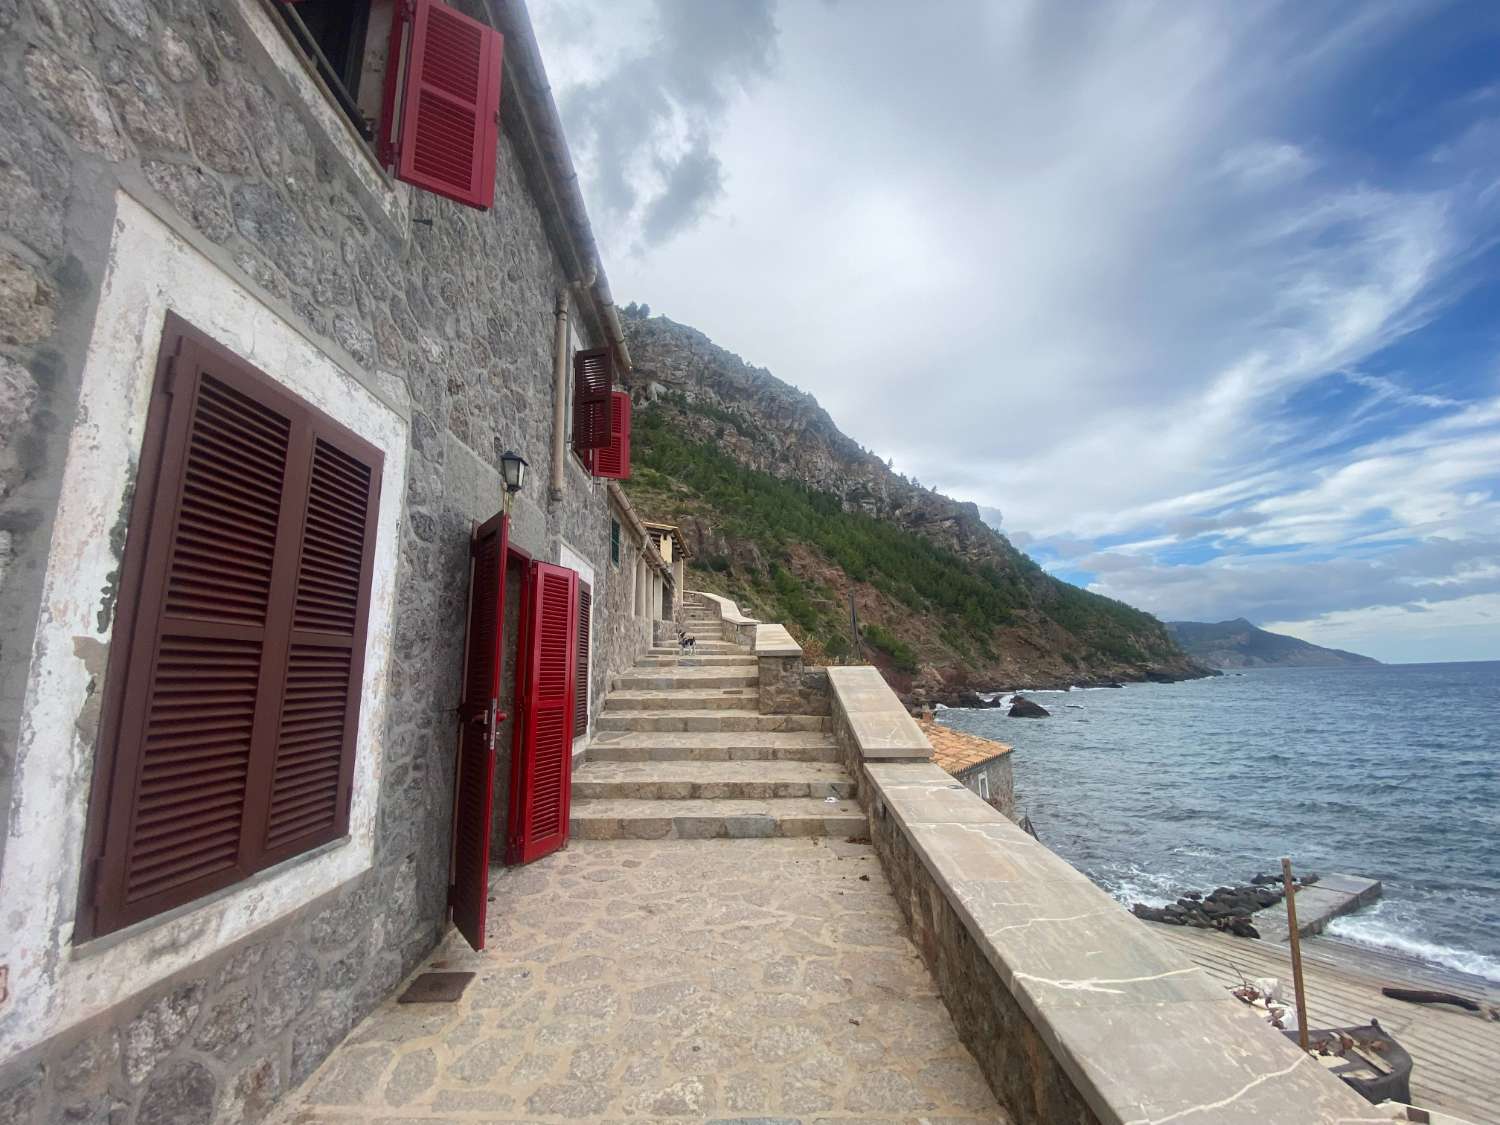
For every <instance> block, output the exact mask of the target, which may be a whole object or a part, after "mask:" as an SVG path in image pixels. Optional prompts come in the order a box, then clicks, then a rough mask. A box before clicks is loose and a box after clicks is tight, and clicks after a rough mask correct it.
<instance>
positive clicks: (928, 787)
mask: <svg viewBox="0 0 1500 1125" xmlns="http://www.w3.org/2000/svg"><path fill="white" fill-rule="evenodd" d="M831 671H833V672H841V673H848V672H858V671H863V670H862V669H835V670H831ZM870 671H872V672H873V669H871V670H870ZM882 686H883V685H882ZM866 688H867V689H869V688H871V685H868V684H866ZM834 695H835V698H836V699H841V693H840V690H839V686H838V684H837V682H835V688H834ZM893 698H894V697H893ZM860 794H861V800H862V802H863V803H864V804H865V805H866V808H867V810H868V811H869V813H870V820H871V824H872V832H871V835H872V838H873V839H874V841H875V844H876V847H877V850H878V851H880V853H881V859H882V861H883V862H884V863H886V864H887V866H888V867H895V868H901V869H903V870H899V871H893V872H892V882H893V883H894V884H896V885H898V886H905V887H907V888H910V889H911V891H912V895H911V898H909V899H908V900H907V901H905V902H903V907H906V908H909V915H908V916H909V918H910V920H911V923H912V926H913V928H914V930H916V931H918V932H916V933H915V934H914V940H916V941H917V944H918V946H919V947H920V948H921V949H922V951H923V954H924V956H925V957H926V958H927V959H928V961H929V965H930V967H931V969H932V971H933V975H934V976H935V977H936V978H937V979H938V980H939V983H940V986H942V987H943V989H944V994H945V997H946V998H947V999H948V1001H949V1005H950V1008H952V1009H953V1012H954V1018H955V1022H956V1023H957V1024H958V1025H959V1030H960V1033H961V1034H962V1035H963V1036H964V1037H965V1039H966V1040H970V1046H971V1048H972V1049H974V1051H975V1054H976V1056H979V1057H980V1059H981V1066H982V1067H984V1068H985V1069H986V1076H987V1078H988V1079H989V1081H990V1083H991V1085H992V1086H993V1087H994V1088H995V1090H996V1091H997V1093H998V1094H999V1095H1000V1096H1001V1097H1002V1099H1003V1100H1005V1101H1006V1102H1007V1103H1009V1104H1008V1105H1007V1108H1008V1110H1009V1111H1010V1113H1011V1115H1012V1117H1013V1119H1014V1120H1016V1121H1018V1122H1019V1121H1044V1120H1049V1119H1050V1117H1049V1115H1050V1114H1055V1113H1056V1112H1057V1111H1058V1108H1059V1107H1058V1105H1057V1104H1055V1103H1054V1104H1052V1105H1051V1106H1050V1107H1047V1106H1043V1105H1039V1104H1029V1105H1028V1104H1023V1103H1025V1102H1027V1101H1029V1100H1030V1096H1029V1095H1027V1094H1025V1093H1024V1091H1026V1090H1027V1089H1030V1088H1034V1086H1033V1082H1034V1080H1035V1079H1037V1078H1041V1079H1042V1081H1043V1082H1044V1083H1050V1082H1052V1081H1053V1079H1049V1078H1048V1077H1047V1076H1046V1075H1034V1074H1032V1075H1027V1074H1017V1073H1015V1071H1016V1070H1017V1069H1018V1068H1021V1067H1031V1066H1037V1065H1041V1064H1039V1063H1038V1062H1037V1060H1036V1056H1035V1054H1034V1052H1033V1050H1032V1048H1033V1047H1035V1046H1043V1047H1045V1050H1046V1052H1047V1054H1048V1055H1049V1056H1050V1059H1051V1066H1052V1067H1054V1068H1055V1069H1056V1070H1057V1071H1060V1074H1056V1075H1055V1078H1056V1079H1061V1080H1062V1081H1064V1082H1066V1084H1067V1085H1068V1086H1071V1088H1072V1093H1071V1094H1065V1095H1064V1100H1070V1099H1071V1098H1072V1097H1076V1098H1077V1099H1078V1100H1079V1101H1080V1102H1081V1103H1082V1106H1086V1107H1087V1109H1088V1111H1089V1112H1091V1113H1092V1115H1093V1118H1094V1119H1095V1120H1097V1121H1100V1122H1106V1123H1116V1122H1127V1121H1129V1122H1146V1121H1160V1120H1177V1119H1179V1118H1186V1119H1189V1120H1205V1121H1208V1120H1212V1121H1214V1122H1247V1123H1248V1122H1252V1121H1253V1122H1257V1123H1268V1122H1286V1123H1287V1125H1291V1123H1293V1122H1296V1123H1299V1125H1301V1123H1316V1122H1325V1123H1333V1122H1344V1121H1374V1120H1381V1118H1380V1117H1378V1116H1377V1115H1376V1111H1374V1110H1373V1109H1372V1107H1370V1106H1368V1105H1367V1104H1366V1103H1365V1102H1364V1101H1363V1100H1362V1099H1360V1098H1359V1097H1358V1096H1357V1095H1356V1094H1354V1093H1353V1092H1352V1091H1350V1090H1348V1089H1347V1088H1346V1087H1344V1086H1343V1085H1342V1084H1341V1083H1340V1082H1339V1081H1338V1080H1337V1079H1335V1078H1332V1077H1331V1076H1329V1075H1327V1074H1326V1073H1324V1072H1323V1071H1322V1069H1321V1068H1319V1067H1318V1066H1317V1064H1316V1063H1315V1062H1314V1061H1313V1060H1311V1059H1309V1058H1307V1057H1305V1056H1303V1055H1302V1054H1301V1053H1300V1052H1299V1051H1298V1050H1297V1048H1296V1047H1295V1046H1294V1045H1293V1044H1291V1043H1289V1042H1288V1041H1287V1040H1285V1039H1284V1038H1283V1037H1282V1036H1281V1035H1280V1034H1279V1033H1278V1032H1276V1031H1274V1030H1273V1029H1271V1028H1270V1027H1268V1026H1267V1025H1266V1024H1264V1023H1263V1022H1261V1021H1260V1020H1259V1019H1257V1018H1256V1017H1255V1016H1254V1015H1253V1014H1252V1013H1250V1012H1248V1011H1247V1010H1245V1009H1243V1008H1242V1007H1241V1006H1240V1005H1239V1003H1238V1002H1237V1001H1235V1000H1234V999H1233V998H1231V997H1230V996H1229V995H1228V994H1227V993H1226V992H1225V991H1224V990H1223V989H1222V988H1220V987H1218V986H1217V985H1216V984H1215V983H1214V982H1213V981H1211V980H1210V979H1209V977H1208V976H1207V975H1206V974H1204V973H1203V972H1202V971H1201V970H1200V969H1198V968H1196V967H1195V966H1193V965H1191V964H1190V963H1188V962H1187V961H1186V960H1185V959H1183V958H1181V957H1180V956H1179V955H1178V954H1177V953H1176V951H1175V950H1173V949H1172V948H1171V947H1170V946H1168V945H1167V944H1166V943H1164V942H1162V941H1161V940H1160V939H1158V938H1156V937H1155V936H1154V935H1152V934H1151V933H1150V932H1149V931H1148V930H1147V929H1146V928H1145V927H1143V926H1141V925H1140V923H1139V922H1137V921H1136V920H1135V919H1133V918H1131V917H1130V916H1129V915H1128V914H1127V913H1126V912H1125V911H1124V910H1123V909H1122V908H1121V907H1120V905H1119V904H1118V903H1116V902H1115V901H1114V900H1113V899H1111V898H1110V897H1109V896H1108V895H1106V894H1105V893H1104V892H1103V891H1101V890H1099V889H1098V888H1097V887H1095V886H1094V885H1093V884H1092V883H1091V882H1090V881H1089V880H1088V879H1087V878H1086V877H1085V876H1084V875H1082V874H1081V873H1080V872H1079V871H1077V870H1076V869H1075V868H1073V867H1072V866H1070V865H1069V864H1068V863H1066V862H1064V861H1063V860H1062V859H1061V858H1059V857H1058V856H1057V855H1055V854H1054V853H1052V852H1051V851H1049V850H1048V849H1047V848H1045V847H1043V846H1042V845H1041V844H1039V843H1037V842H1036V841H1035V840H1033V839H1032V838H1031V837H1030V836H1028V835H1027V834H1026V833H1025V832H1023V831H1022V830H1021V829H1019V828H1017V827H1016V826H1015V825H1014V824H1012V823H1010V821H1008V820H1006V819H1005V817H1003V816H1002V815H1001V814H1000V813H998V812H996V811H995V810H994V809H993V808H991V807H990V806H989V805H988V804H986V803H985V802H984V801H982V800H980V799H979V798H978V797H977V796H975V795H974V794H973V793H971V792H970V791H969V790H968V789H965V788H964V787H963V786H961V785H958V784H956V783H955V782H954V781H953V779H952V778H951V777H950V776H949V775H948V774H947V773H946V772H945V771H943V770H942V769H940V768H939V767H938V766H936V765H933V764H929V763H909V764H908V763H891V762H887V763H878V762H875V763H868V764H867V765H866V766H865V767H864V770H863V777H862V778H861V786H860ZM934 893H935V898H934V897H933V896H934ZM923 901H925V902H927V903H929V904H930V905H929V906H928V909H927V910H925V911H924V910H920V909H910V908H911V907H912V906H913V904H914V902H923ZM938 903H941V907H940V908H939V909H940V913H941V914H942V915H943V917H946V918H948V919H949V921H948V923H947V924H946V925H945V924H944V923H943V922H942V920H941V919H939V922H938V923H937V924H935V925H934V924H932V923H931V922H930V921H929V920H928V919H929V918H930V915H931V909H932V908H933V907H934V906H936V905H937V904H938ZM975 972H978V973H979V974H980V975H981V976H987V977H988V978H989V979H988V980H986V981H983V982H976V981H974V980H973V979H972V975H973V974H974V973H975ZM975 988H978V989H979V991H980V992H982V993H984V994H987V995H988V996H989V997H990V1002H989V1005H990V1007H994V1006H995V1005H999V1006H1001V1007H1003V1008H1004V1009H1006V1011H1004V1012H1000V1013H998V1014H996V1013H993V1012H991V1013H985V1012H983V1011H976V1010H975V1003H974V1001H973V998H972V996H971V997H970V998H969V999H968V1000H961V999H959V997H958V994H959V993H960V992H962V991H964V990H969V991H972V990H974V989H975ZM1007 1016H1009V1017H1010V1018H1007ZM1016 1016H1019V1017H1020V1019H1016V1018H1014V1017H1016ZM996 1023H998V1024H1000V1025H1002V1026H1005V1027H1008V1028H1009V1032H1008V1034H1009V1035H1010V1036H1011V1037H1012V1038H1013V1041H1012V1042H1010V1043H1007V1044H1005V1046H1006V1047H1007V1048H1008V1050H1005V1051H998V1052H997V1051H995V1050H994V1049H993V1047H990V1048H988V1049H982V1048H981V1044H980V1043H979V1042H976V1041H974V1040H973V1039H971V1037H981V1036H984V1035H985V1034H986V1031H985V1027H986V1026H989V1027H990V1028H991V1029H993V1027H994V1026H995V1025H996ZM989 1034H990V1036H991V1038H993V1030H991V1032H989ZM1002 1034H1004V1033H1002ZM1023 1060H1024V1061H1023ZM1043 1069H1044V1070H1045V1069H1047V1068H1046V1066H1044V1067H1043ZM1082 1106H1080V1107H1079V1108H1082Z"/></svg>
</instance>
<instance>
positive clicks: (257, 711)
mask: <svg viewBox="0 0 1500 1125" xmlns="http://www.w3.org/2000/svg"><path fill="white" fill-rule="evenodd" d="M0 32H3V38H0V121H3V123H4V127H3V129H0V427H3V430H4V433H5V441H4V445H3V450H0V700H3V704H0V824H3V832H0V917H3V919H4V925H3V927H0V1121H5V1122H12V1121H23V1122H31V1121H37V1122H40V1121H47V1122H52V1121H61V1120H70V1121H99V1122H103V1121H109V1122H111V1123H125V1125H131V1123H142V1125H144V1123H147V1122H162V1121H210V1120H222V1121H242V1120H255V1119H258V1118H259V1117H261V1116H263V1115H264V1113H265V1112H266V1111H267V1109H268V1107H269V1106H270V1105H271V1104H272V1103H273V1102H274V1101H275V1099H276V1098H277V1097H278V1096H279V1094H280V1092H281V1091H284V1090H286V1089H288V1088H290V1087H291V1086H293V1085H295V1084H296V1083H297V1082H298V1081H300V1080H301V1079H302V1078H303V1077H304V1076H305V1075H307V1074H308V1073H309V1072H310V1071H311V1070H312V1069H313V1068H314V1067H315V1066H316V1065H317V1064H318V1062H319V1061H320V1059H322V1058H323V1056H324V1055H325V1054H326V1053H327V1052H328V1051H329V1050H330V1048H331V1047H332V1046H333V1045H334V1044H335V1043H337V1042H338V1041H339V1039H340V1038H341V1037H342V1036H343V1035H344V1034H345V1033H346V1032H347V1031H348V1030H349V1028H350V1027H351V1026H352V1025H353V1024H354V1022H355V1021H356V1020H358V1019H359V1018H360V1017H361V1016H362V1015H364V1014H365V1013H366V1012H368V1011H369V1010H370V1009H371V1008H372V1007H373V1006H374V1005H375V1004H377V1003H378V1002H379V1001H380V1000H381V998H382V997H384V996H385V995H386V994H387V993H388V992H389V991H390V990H391V988H392V987H393V986H394V985H395V984H396V983H397V982H398V981H399V980H400V979H401V978H402V977H403V976H404V975H405V974H406V973H408V972H409V971H410V970H411V969H412V967H413V966H415V965H416V964H417V963H418V962H419V961H420V959H421V958H422V957H423V956H424V955H425V954H427V953H428V951H429V950H431V949H432V948H433V946H434V945H435V943H436V942H437V941H438V940H439V939H440V937H441V936H442V935H443V933H444V932H445V930H446V928H447V926H448V925H449V917H450V909H451V912H452V916H453V918H454V920H455V921H456V922H458V924H459V928H460V929H461V930H462V931H463V932H465V933H466V934H471V935H474V934H478V935H482V933H483V926H482V914H483V910H484V901H485V896H484V893H483V886H484V884H483V879H484V876H485V873H486V871H485V869H486V867H487V861H488V859H489V858H490V857H491V856H493V858H494V860H495V861H496V862H499V861H501V860H502V859H526V858H531V857H533V856H535V855H536V854H540V852H542V851H545V850H546V849H547V848H549V847H555V846H557V845H558V844H559V843H560V842H561V838H562V836H561V834H562V833H564V832H565V827H566V824H567V796H566V795H567V790H568V786H567V770H568V767H569V763H570V762H571V759H572V754H571V753H570V752H569V751H570V749H571V750H575V751H576V749H577V748H578V747H581V746H582V745H583V743H584V741H585V740H586V737H587V732H588V730H589V727H590V723H591V721H592V716H593V713H594V710H595V709H596V706H597V704H598V701H599V700H600V699H602V697H603V695H604V692H605V689H606V687H607V685H608V682H609V679H610V676H611V674H612V672H613V671H615V670H619V669H623V668H626V667H629V666H630V665H631V664H633V663H634V662H635V660H636V659H637V658H638V656H639V655H640V654H641V653H642V652H643V651H644V650H645V649H646V648H647V647H648V646H649V644H650V643H651V639H652V634H653V623H654V620H655V619H656V618H658V617H659V616H660V614H661V609H660V607H661V605H662V599H661V597H660V596H659V594H660V591H661V589H662V588H663V587H664V586H670V584H671V582H672V577H671V568H670V563H669V562H668V561H667V560H665V559H663V558H662V556H661V554H660V552H659V551H658V550H657V549H656V547H655V546H654V544H653V541H652V538H651V536H650V535H649V534H648V532H647V531H646V529H645V528H644V526H643V525H642V524H641V522H640V520H639V518H638V517H637V516H636V515H635V513H634V512H633V510H632V509H631V507H630V504H629V502H628V500H627V499H626V498H625V496H624V494H623V493H622V492H621V491H620V489H619V487H618V484H617V483H616V482H617V480H618V479H619V478H621V477H622V476H624V475H626V474H627V473H628V471H629V449H628V425H629V398H628V395H627V394H625V392H623V391H621V390H618V389H617V387H618V385H619V384H621V383H623V382H625V381H626V380H627V376H628V374H629V370H630V357H629V354H628V350H627V348H626V346H625V343H624V340H623V337H622V334H621V331H620V326H619V321H618V318H617V315H616V312H615V309H614V305H613V301H612V299H611V296H610V291H609V285H608V281H607V279H606V277H605V274H604V271H603V269H602V267H601V265H600V263H599V261H598V253H597V250H596V247H595V244H594V239H593V235H592V233H591V230H590V227H589V222H588V217H587V215H586V213H585V211H584V207H583V203H582V200H581V197H580V195H579V191H578V187H577V177H576V175H575V174H574V173H573V170H572V167H571V162H570V159H569V155H568V152H567V148H566V145H565V142H564V141H563V138H562V131H561V125H560V122H559V120H558V116H557V111H556V107H555V106H554V104H553V102H552V99H551V95H550V93H549V88H548V85H547V80H546V76H545V74H544V72H543V69H542V64H541V59H540V55H539V52H538V49H537V46H536V42H535V39H534V36H533V35H532V32H531V28H530V24H529V21H528V17H527V14H526V11H525V9H524V6H523V5H522V4H521V3H520V2H519V0H453V2H452V3H451V4H447V3H443V2H441V0H402V2H401V3H399V4H398V3H397V2H396V0H354V2H344V0H300V2H292V0H82V2H76V3H56V2H53V0H0ZM392 63H394V65H391V64H392ZM502 63H503V65H502ZM510 453H514V454H519V456H520V458H522V459H524V460H525V461H526V462H529V466H530V468H529V471H528V473H527V474H526V477H525V479H524V480H522V482H521V484H520V488H519V490H518V491H514V492H510V491H508V490H507V487H506V476H505V475H504V474H505V471H506V467H507V458H506V456H505V455H506V454H510ZM509 464H510V465H511V466H514V465H515V464H516V461H515V458H513V457H512V458H510V459H509ZM507 498H508V499H507ZM502 507H505V508H507V509H508V517H502V515H501V512H502ZM653 593H654V594H655V595H656V596H653ZM502 623H503V624H502ZM570 742H571V747H570V745H569V743H570ZM513 777H515V778H516V779H517V780H518V781H519V784H512V778H513ZM549 825H550V827H548V826H549ZM486 842H487V843H488V854H486V848H485V847H484V846H483V845H484V844H485V843H486ZM476 911H477V912H478V915H479V917H480V925H479V926H478V927H477V929H476V927H475V925H474V916H475V912H476ZM465 919H467V923H466V922H465Z"/></svg>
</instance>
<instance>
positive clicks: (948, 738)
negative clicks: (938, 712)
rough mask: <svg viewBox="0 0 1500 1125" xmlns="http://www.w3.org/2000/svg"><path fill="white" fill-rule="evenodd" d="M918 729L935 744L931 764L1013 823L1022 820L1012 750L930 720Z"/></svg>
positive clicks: (1003, 745) (1001, 744) (922, 723)
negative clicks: (1018, 809)
mask: <svg viewBox="0 0 1500 1125" xmlns="http://www.w3.org/2000/svg"><path fill="white" fill-rule="evenodd" d="M918 725H919V726H921V728H922V733H923V734H925V735H926V736H927V741H928V742H930V743H932V760H933V762H934V763H935V764H936V765H939V766H941V767H942V768H943V769H945V770H947V771H948V772H949V773H951V774H952V775H953V777H954V779H955V780H957V781H960V782H962V783H963V784H964V786H965V788H967V789H970V790H972V791H973V792H974V793H977V794H978V795H979V797H980V798H981V799H983V800H985V801H988V802H989V803H990V805H992V806H993V807H994V808H996V809H998V810H1000V812H1002V813H1004V814H1005V815H1006V816H1008V817H1009V818H1010V819H1011V820H1015V821H1019V820H1020V814H1019V813H1018V812H1017V811H1016V783H1015V777H1014V775H1013V773H1012V771H1011V765H1010V755H1011V751H1012V750H1013V749H1014V748H1013V747H1010V746H1007V745H1006V744H1005V743H1003V742H991V741H990V740H989V739H987V738H979V737H978V736H977V735H972V734H965V733H964V732H963V731H957V730H954V729H953V728H952V727H947V726H943V725H942V724H941V723H937V722H934V721H933V720H932V719H930V718H924V719H922V720H921V722H920V723H919V724H918Z"/></svg>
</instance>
